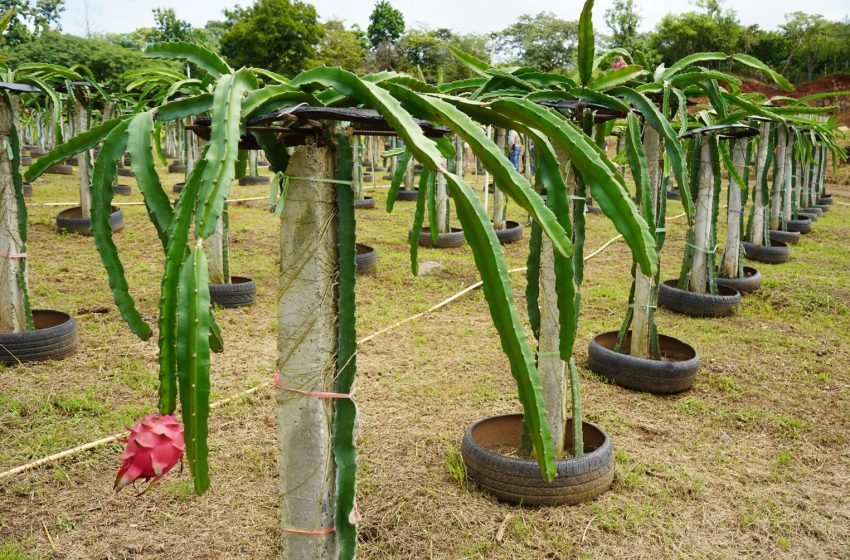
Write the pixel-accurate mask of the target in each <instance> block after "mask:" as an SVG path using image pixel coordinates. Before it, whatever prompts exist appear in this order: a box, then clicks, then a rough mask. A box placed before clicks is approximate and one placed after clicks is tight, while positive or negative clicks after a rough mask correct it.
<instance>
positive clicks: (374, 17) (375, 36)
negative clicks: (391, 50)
mask: <svg viewBox="0 0 850 560" xmlns="http://www.w3.org/2000/svg"><path fill="white" fill-rule="evenodd" d="M402 33H404V16H403V15H402V13H401V12H400V11H399V10H397V9H395V8H393V7H392V4H390V3H389V1H388V0H378V2H377V3H376V4H375V8H374V9H373V10H372V13H371V14H370V15H369V27H368V28H367V30H366V35H367V37H368V38H369V42H370V43H372V46H373V47H377V46H378V45H380V44H381V43H393V42H395V41H396V39H398V38H399V37H401V34H402Z"/></svg>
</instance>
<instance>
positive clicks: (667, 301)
mask: <svg viewBox="0 0 850 560" xmlns="http://www.w3.org/2000/svg"><path fill="white" fill-rule="evenodd" d="M677 283H678V281H677V280H667V281H666V282H664V283H662V284H661V285H660V286H658V305H660V306H661V307H664V308H666V309H669V310H670V311H674V312H676V313H681V314H683V315H689V316H691V317H728V316H729V315H732V314H733V313H734V312H735V311H736V310H737V309H738V306H739V305H740V304H741V294H740V293H739V292H738V291H737V290H735V289H734V288H729V287H727V286H723V285H718V286H717V295H712V294H709V293H705V294H702V293H699V292H689V291H688V290H680V289H679V288H677V287H676V284H677Z"/></svg>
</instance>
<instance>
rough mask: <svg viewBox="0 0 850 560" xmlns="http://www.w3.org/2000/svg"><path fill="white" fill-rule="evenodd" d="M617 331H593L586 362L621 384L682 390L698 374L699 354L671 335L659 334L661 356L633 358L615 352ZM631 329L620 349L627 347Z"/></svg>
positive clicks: (661, 390) (649, 389)
mask: <svg viewBox="0 0 850 560" xmlns="http://www.w3.org/2000/svg"><path fill="white" fill-rule="evenodd" d="M618 334H619V333H618V332H617V331H611V332H607V333H602V334H599V335H596V336H595V337H594V338H593V339H592V340H591V341H590V344H589V345H588V346H587V365H588V367H589V368H590V370H591V371H592V372H594V373H597V374H599V375H601V376H602V377H605V378H606V379H610V380H611V381H613V382H614V383H616V384H617V385H619V386H620V387H625V388H626V389H632V390H635V391H641V392H645V393H659V394H665V393H681V392H682V391H687V390H688V389H690V388H691V387H692V386H693V384H694V380H695V379H696V377H697V370H698V369H699V354H697V351H696V350H694V348H693V347H692V346H690V345H689V344H685V343H684V342H682V341H680V340H677V339H675V338H673V337H670V336H664V335H661V334H660V335H658V346H659V348H660V350H661V357H662V358H663V359H661V360H653V359H649V358H636V357H634V356H631V355H629V354H628V353H625V354H624V353H622V352H615V351H614V346H616V345H617V335H618ZM631 336H632V333H631V331H629V332H628V333H626V336H625V338H624V340H623V345H622V347H621V350H626V351H628V350H629V348H630V346H629V345H630V344H631Z"/></svg>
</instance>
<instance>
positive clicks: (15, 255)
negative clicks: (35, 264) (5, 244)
mask: <svg viewBox="0 0 850 560" xmlns="http://www.w3.org/2000/svg"><path fill="white" fill-rule="evenodd" d="M0 257H3V258H7V259H25V258H27V254H26V253H0Z"/></svg>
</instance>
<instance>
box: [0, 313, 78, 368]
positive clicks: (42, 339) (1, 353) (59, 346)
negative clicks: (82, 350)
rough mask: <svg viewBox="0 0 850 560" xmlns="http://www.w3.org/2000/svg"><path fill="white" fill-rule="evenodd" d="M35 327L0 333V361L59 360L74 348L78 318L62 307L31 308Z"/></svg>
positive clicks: (76, 344) (68, 354)
mask: <svg viewBox="0 0 850 560" xmlns="http://www.w3.org/2000/svg"><path fill="white" fill-rule="evenodd" d="M32 320H33V323H34V325H35V330H32V331H27V332H20V333H0V363H2V364H4V365H7V366H10V365H15V364H17V363H19V362H43V361H45V360H61V359H63V358H67V357H68V356H71V355H72V354H74V353H75V352H76V351H77V347H78V346H79V344H80V335H79V333H78V331H77V321H76V320H75V319H74V318H73V317H71V316H70V315H68V314H67V313H64V312H62V311H52V310H49V309H33V310H32Z"/></svg>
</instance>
